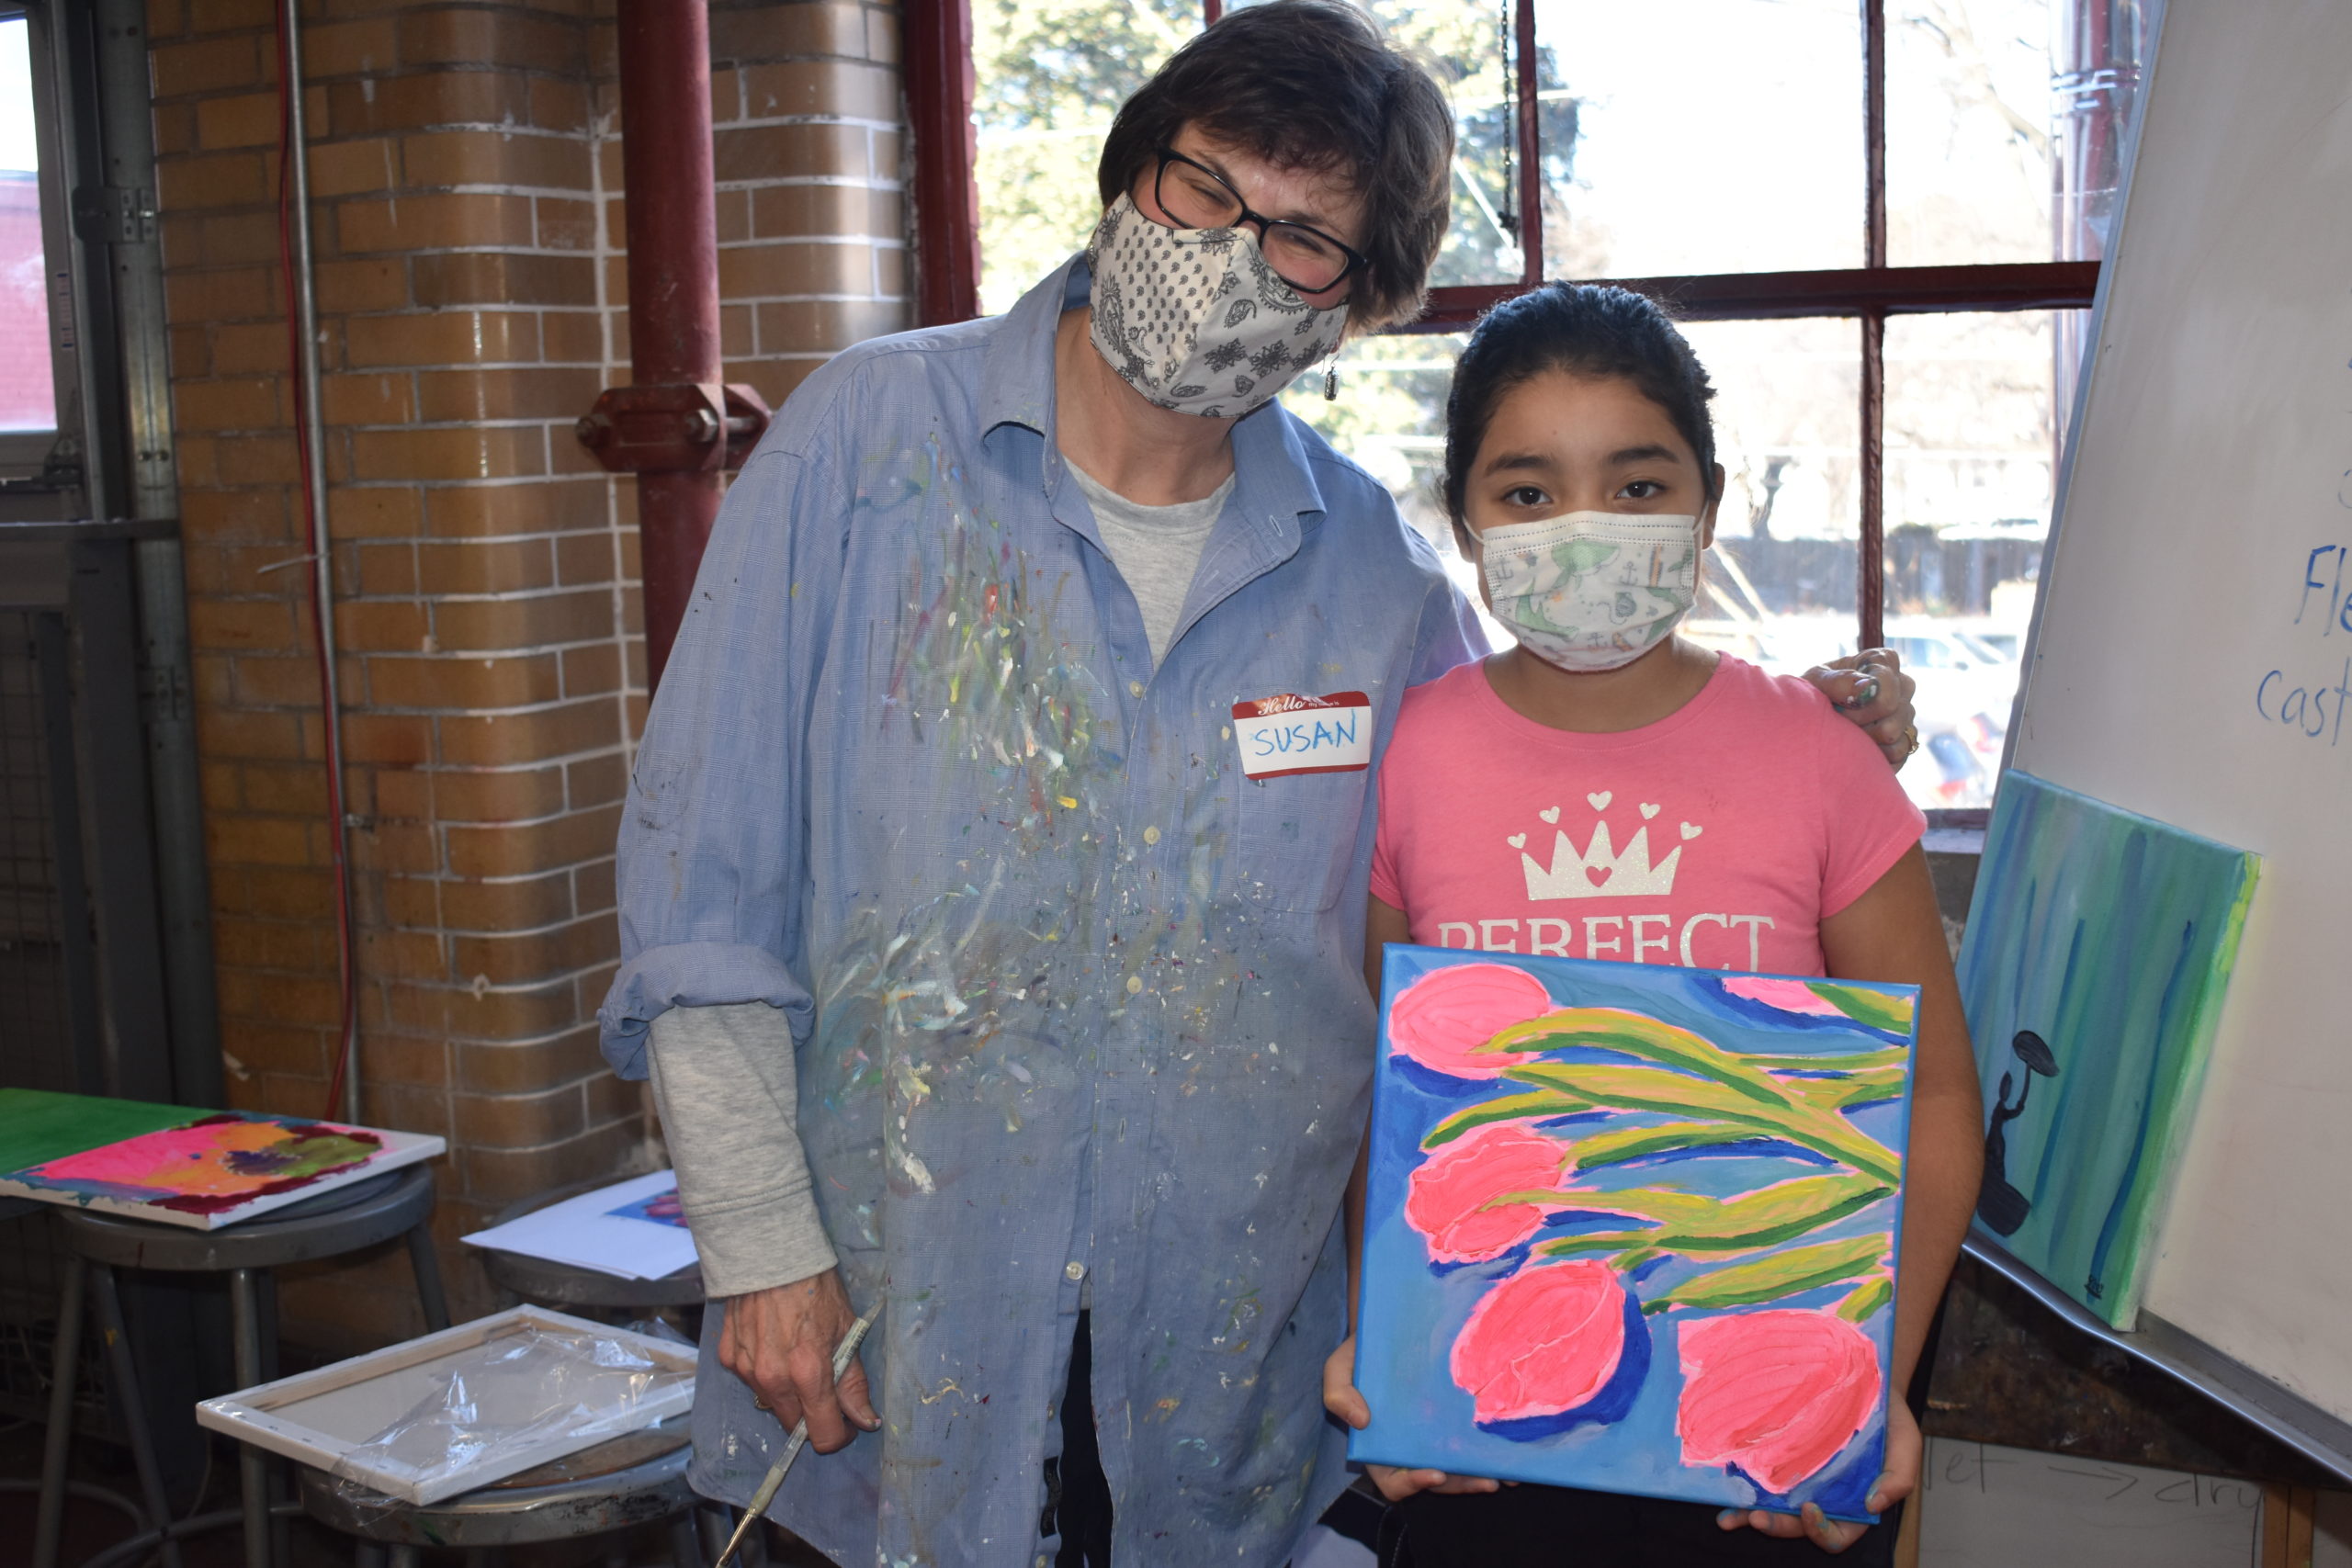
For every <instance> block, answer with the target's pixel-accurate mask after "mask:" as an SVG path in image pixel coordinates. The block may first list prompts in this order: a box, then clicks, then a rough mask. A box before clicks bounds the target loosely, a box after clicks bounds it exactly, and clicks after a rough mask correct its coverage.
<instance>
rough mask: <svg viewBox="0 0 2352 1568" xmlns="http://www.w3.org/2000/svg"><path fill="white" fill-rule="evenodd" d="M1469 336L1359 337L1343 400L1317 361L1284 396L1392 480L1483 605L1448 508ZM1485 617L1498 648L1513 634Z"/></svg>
mask: <svg viewBox="0 0 2352 1568" xmlns="http://www.w3.org/2000/svg"><path fill="white" fill-rule="evenodd" d="M1467 341H1468V339H1467V336H1466V334H1464V333H1397V334H1396V335H1394V336H1388V337H1370V338H1357V339H1355V340H1353V341H1352V342H1351V343H1350V344H1348V345H1347V347H1345V348H1344V349H1341V350H1340V384H1339V396H1338V397H1337V398H1336V399H1333V400H1326V399H1325V398H1324V396H1323V372H1322V371H1321V370H1320V369H1319V368H1318V369H1316V370H1313V371H1310V372H1308V373H1307V374H1306V375H1304V376H1301V377H1300V378H1298V379H1297V380H1295V381H1294V382H1292V383H1291V387H1290V390H1288V391H1287V392H1284V393H1283V406H1284V407H1286V408H1288V409H1289V410H1290V412H1293V413H1295V414H1296V415H1298V417H1299V418H1301V419H1303V420H1305V421H1306V423H1309V424H1311V425H1313V426H1314V427H1315V428H1316V429H1317V430H1318V431H1320V432H1321V433H1322V435H1323V438H1324V439H1325V440H1326V441H1329V443H1330V444H1331V445H1332V446H1335V447H1337V448H1338V449H1339V450H1340V453H1341V454H1342V455H1343V456H1345V457H1351V458H1353V459H1354V460H1355V461H1356V462H1357V463H1358V464H1359V465H1361V466H1362V467H1363V469H1364V471H1365V472H1366V473H1369V474H1370V475H1371V476H1372V477H1373V478H1374V479H1378V480H1379V481H1380V482H1381V483H1382V484H1384V485H1385V486H1387V487H1388V493H1389V494H1391V495H1393V496H1395V497H1396V498H1397V510H1398V511H1399V512H1402V513H1404V514H1405V521H1406V522H1408V523H1409V524H1411V525H1413V526H1414V527H1415V528H1416V529H1418V530H1419V532H1420V535H1421V536H1422V537H1423V538H1425V539H1427V540H1429V542H1430V544H1431V545H1432V546H1434V547H1436V549H1437V553H1438V558H1439V559H1440V560H1442V561H1443V562H1444V563H1445V570H1446V574H1447V575H1448V576H1450V577H1452V578H1453V581H1454V582H1455V583H1456V585H1458V586H1459V587H1460V588H1461V590H1462V592H1464V594H1466V595H1467V596H1468V597H1469V599H1470V602H1471V603H1472V604H1477V602H1478V581H1477V578H1476V575H1475V574H1473V573H1472V571H1471V570H1470V566H1469V563H1468V562H1466V561H1464V559H1463V558H1462V557H1461V555H1460V553H1459V552H1457V551H1456V550H1455V549H1454V547H1453V525H1452V524H1450V523H1449V522H1448V521H1447V520H1446V515H1445V391H1446V388H1447V387H1448V386H1450V385H1451V384H1452V383H1453V363H1454V361H1455V360H1457V359H1459V358H1460V357H1461V356H1462V345H1463V344H1464V343H1465V342H1467ZM1479 618H1480V619H1481V620H1483V621H1484V622H1485V623H1486V627H1487V639H1488V640H1489V641H1491V642H1493V643H1494V644H1495V645H1496V646H1497V647H1501V646H1503V645H1505V644H1507V643H1509V642H1510V633H1509V632H1506V631H1504V630H1503V628H1502V626H1501V624H1500V623H1499V622H1498V621H1496V620H1494V619H1493V618H1491V617H1489V616H1487V615H1486V612H1485V611H1484V610H1483V609H1481V610H1480V612H1479Z"/></svg>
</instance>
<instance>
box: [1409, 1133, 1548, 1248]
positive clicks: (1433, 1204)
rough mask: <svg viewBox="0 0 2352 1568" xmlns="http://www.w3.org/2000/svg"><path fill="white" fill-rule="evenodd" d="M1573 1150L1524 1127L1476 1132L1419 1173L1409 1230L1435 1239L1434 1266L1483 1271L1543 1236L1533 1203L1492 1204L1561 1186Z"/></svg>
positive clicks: (1442, 1149)
mask: <svg viewBox="0 0 2352 1568" xmlns="http://www.w3.org/2000/svg"><path fill="white" fill-rule="evenodd" d="M1567 1158H1568V1147H1567V1145H1565V1144H1562V1143H1560V1142H1559V1141H1558V1140H1556V1139H1554V1138H1548V1137H1546V1136H1544V1134H1541V1133H1538V1132H1535V1131H1533V1130H1532V1129H1531V1128H1529V1127H1528V1126H1527V1125H1526V1124H1525V1123H1523V1122H1492V1123H1490V1124H1488V1125H1487V1126H1484V1127H1473V1128H1472V1129H1471V1130H1470V1131H1469V1132H1467V1133H1464V1134H1462V1136H1460V1137H1459V1138H1456V1139H1455V1140H1454V1141H1453V1142H1452V1143H1450V1144H1444V1145H1440V1146H1439V1148H1438V1150H1437V1152H1436V1153H1434V1154H1432V1155H1430V1157H1429V1158H1428V1159H1426V1160H1424V1161H1423V1162H1422V1163H1421V1164H1419V1166H1417V1167H1415V1168H1414V1169H1413V1174H1412V1176H1411V1177H1410V1178H1409V1179H1408V1184H1407V1188H1406V1196H1405V1223H1406V1224H1408V1225H1410V1226H1412V1227H1413V1228H1414V1229H1415V1230H1417V1231H1419V1232H1420V1233H1421V1235H1424V1236H1426V1237H1428V1238H1429V1252H1430V1262H1432V1263H1484V1262H1486V1261H1487V1259H1489V1258H1500V1257H1501V1256H1502V1255H1503V1254H1504V1253H1506V1252H1509V1251H1510V1249H1511V1248H1512V1247H1517V1246H1518V1245H1519V1244H1520V1243H1521V1242H1523V1241H1525V1240H1527V1238H1528V1237H1530V1236H1532V1235H1534V1234H1535V1233H1536V1232H1537V1231H1538V1230H1540V1229H1542V1228H1543V1224H1544V1211H1543V1210H1542V1209H1541V1208H1539V1207H1537V1206H1536V1205H1535V1204H1533V1203H1505V1204H1501V1205H1499V1206H1498V1207H1495V1208H1488V1207H1487V1203H1488V1202H1489V1201H1492V1200H1493V1199H1496V1198H1498V1197H1500V1196H1501V1195H1502V1194H1504V1193H1506V1192H1524V1191H1528V1190H1532V1189H1536V1188H1545V1187H1555V1186H1557V1185H1558V1184H1559V1180H1560V1168H1561V1167H1562V1166H1563V1165H1566V1163H1567Z"/></svg>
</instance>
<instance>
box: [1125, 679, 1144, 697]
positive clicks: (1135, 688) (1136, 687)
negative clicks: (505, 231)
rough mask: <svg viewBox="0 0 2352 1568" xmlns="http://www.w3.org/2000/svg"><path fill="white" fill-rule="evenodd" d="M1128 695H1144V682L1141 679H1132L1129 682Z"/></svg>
mask: <svg viewBox="0 0 2352 1568" xmlns="http://www.w3.org/2000/svg"><path fill="white" fill-rule="evenodd" d="M1127 695H1129V696H1131V697H1139V696H1142V695H1143V682H1141V681H1130V682H1127Z"/></svg>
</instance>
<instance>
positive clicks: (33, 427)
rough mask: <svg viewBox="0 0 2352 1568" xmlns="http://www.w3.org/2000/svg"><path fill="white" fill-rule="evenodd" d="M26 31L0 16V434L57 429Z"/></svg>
mask: <svg viewBox="0 0 2352 1568" xmlns="http://www.w3.org/2000/svg"><path fill="white" fill-rule="evenodd" d="M27 33H28V28H27V26H26V23H25V18H24V17H21V16H16V17H0V434H23V433H25V432H47V431H51V430H54V429H55V428H56V427H57V393H56V389H55V385H54V383H53V382H52V381H51V376H50V354H49V344H50V335H49V266H48V263H47V261H46V259H45V257H44V254H43V252H42V249H41V220H40V152H39V151H38V149H37V147H36V145H35V142H34V138H33V125H34V117H33V79H32V57H31V51H30V48H29V45H28V39H27V36H26V35H27Z"/></svg>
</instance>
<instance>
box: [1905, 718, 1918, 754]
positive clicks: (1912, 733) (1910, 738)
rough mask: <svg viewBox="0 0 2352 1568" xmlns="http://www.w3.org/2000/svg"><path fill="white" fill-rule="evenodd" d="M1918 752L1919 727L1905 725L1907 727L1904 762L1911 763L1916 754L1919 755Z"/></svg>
mask: <svg viewBox="0 0 2352 1568" xmlns="http://www.w3.org/2000/svg"><path fill="white" fill-rule="evenodd" d="M1918 750H1919V727H1918V726H1917V725H1916V724H1910V725H1905V726H1904V728H1903V760H1904V761H1906V762H1907V761H1910V760H1911V758H1912V757H1913V756H1914V755H1915V754H1917V751H1918Z"/></svg>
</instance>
